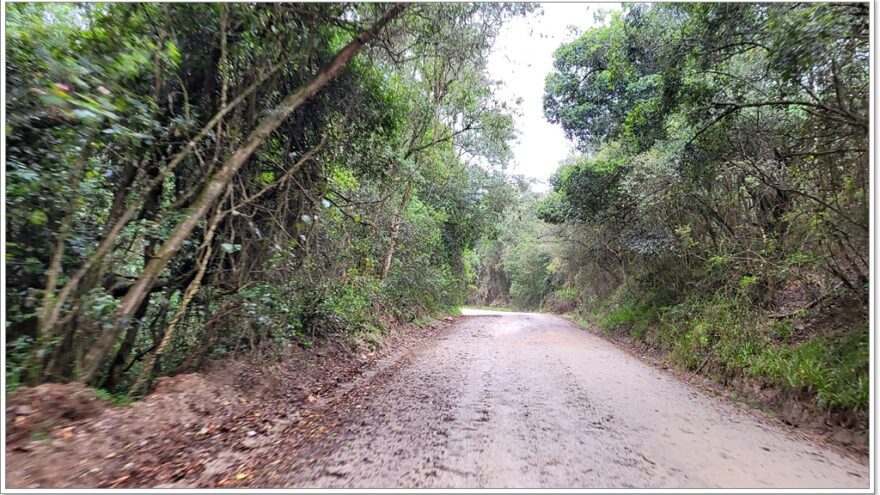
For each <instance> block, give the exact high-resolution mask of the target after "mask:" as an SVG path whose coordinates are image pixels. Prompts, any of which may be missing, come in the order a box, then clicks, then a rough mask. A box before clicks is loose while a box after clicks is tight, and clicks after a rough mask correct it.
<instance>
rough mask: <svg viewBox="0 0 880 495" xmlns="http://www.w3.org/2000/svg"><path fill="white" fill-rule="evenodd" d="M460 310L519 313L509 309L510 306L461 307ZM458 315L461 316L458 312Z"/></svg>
mask: <svg viewBox="0 0 880 495" xmlns="http://www.w3.org/2000/svg"><path fill="white" fill-rule="evenodd" d="M461 309H479V310H483V311H501V312H504V313H517V312H519V311H521V310H519V309H516V308H511V307H510V306H462V307H461ZM459 311H460V310H459ZM459 314H461V313H460V312H459Z"/></svg>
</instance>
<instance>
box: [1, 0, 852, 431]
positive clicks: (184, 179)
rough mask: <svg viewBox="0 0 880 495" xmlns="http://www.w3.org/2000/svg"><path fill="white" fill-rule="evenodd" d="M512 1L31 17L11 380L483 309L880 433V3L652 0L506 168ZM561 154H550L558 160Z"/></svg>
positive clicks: (20, 149) (12, 237)
mask: <svg viewBox="0 0 880 495" xmlns="http://www.w3.org/2000/svg"><path fill="white" fill-rule="evenodd" d="M530 8H531V7H529V6H524V5H504V4H414V5H403V4H393V5H391V4H385V5H383V4H328V3H322V4H262V3H256V4H222V5H221V4H24V3H16V4H9V5H8V6H7V7H6V9H7V10H6V16H7V24H6V26H5V28H6V34H5V36H6V46H7V65H6V74H7V87H6V90H7V104H6V105H7V106H6V112H7V125H6V129H5V136H6V137H5V139H6V151H7V161H6V170H5V173H6V184H7V197H6V233H7V243H6V253H7V255H6V260H5V262H6V274H7V275H6V289H7V293H6V303H7V313H6V331H7V333H6V339H7V347H6V357H7V369H6V373H7V375H6V376H7V383H8V385H9V386H11V387H15V386H18V385H20V384H22V383H28V384H36V383H40V382H44V381H72V380H78V381H82V382H86V383H88V384H90V385H92V386H95V387H99V388H101V389H106V390H107V391H109V392H103V393H129V394H133V395H140V394H143V393H144V392H146V391H148V390H149V388H150V386H151V384H152V383H153V381H154V379H155V378H156V377H157V376H159V375H160V374H169V373H177V372H181V371H186V370H194V369H199V368H200V367H201V366H202V365H203V364H204V363H206V362H207V361H208V360H211V359H216V358H223V357H227V356H236V355H241V354H243V353H256V354H257V355H260V356H269V355H272V354H276V353H277V351H279V350H280V349H283V348H285V347H286V346H305V347H308V346H311V345H312V344H313V343H314V342H315V340H316V339H321V338H331V339H343V340H346V341H350V342H353V343H376V342H378V341H379V340H380V339H381V333H382V331H383V329H384V328H387V327H388V326H389V325H393V324H397V323H402V322H407V321H413V320H416V319H418V318H422V317H425V316H427V315H431V314H436V313H438V312H441V311H446V310H449V309H450V308H452V307H455V306H458V305H461V304H463V303H464V302H465V301H466V300H467V299H470V301H471V302H474V303H478V304H484V305H510V306H515V307H520V308H529V309H538V308H544V309H547V310H551V311H556V312H571V313H573V314H575V315H577V316H578V317H584V318H587V319H588V320H590V322H591V323H592V324H595V325H597V326H598V327H599V328H600V329H602V330H604V331H607V332H610V333H613V334H615V335H623V336H626V337H627V338H629V339H632V340H633V341H636V342H640V343H643V344H645V345H648V346H651V347H654V348H656V349H659V350H661V351H663V352H665V353H666V354H667V355H668V356H669V357H670V359H672V360H673V361H674V362H676V363H678V364H680V365H681V366H683V367H686V368H688V369H690V370H693V371H697V372H704V373H709V374H711V375H712V376H715V377H717V378H718V379H720V380H722V381H725V382H731V381H736V382H738V383H749V384H754V383H758V384H759V387H760V386H764V385H770V386H772V387H775V388H776V389H779V390H781V391H784V392H785V393H787V394H790V395H795V396H797V397H800V398H804V397H806V398H807V399H808V400H810V401H812V402H813V403H814V405H816V406H817V407H819V408H820V409H821V410H823V411H830V412H835V413H842V414H837V415H836V417H842V418H848V419H847V421H850V422H851V423H857V424H863V423H864V421H865V419H866V417H867V409H868V390H869V381H868V317H867V308H868V306H867V305H868V298H869V293H868V286H869V268H868V267H869V265H868V259H869V258H868V256H869V254H868V234H869V230H868V229H869V226H868V197H869V190H868V187H869V183H868V181H869V155H868V132H869V114H868V112H869V99H868V84H869V60H868V57H869V46H868V43H869V32H868V29H869V22H868V12H869V11H868V6H867V5H866V4H742V3H719V4H707V3H701V4H670V5H667V4H651V5H643V4H632V5H627V6H625V7H624V9H623V11H622V12H617V13H614V14H610V15H607V16H606V17H605V19H604V21H603V22H602V23H601V25H600V26H599V27H596V28H593V29H590V30H588V31H586V32H585V33H583V34H582V35H580V36H579V37H577V38H576V39H574V40H572V41H570V42H568V43H565V44H563V45H562V46H560V47H559V49H558V50H557V51H556V54H555V66H554V70H553V71H552V72H551V73H550V74H549V75H548V76H547V79H546V88H545V95H544V109H545V114H546V117H547V118H548V119H549V120H550V121H551V122H553V123H557V124H559V125H561V126H562V128H563V129H564V130H565V132H566V133H567V134H568V136H569V137H570V138H571V139H572V140H573V142H574V143H575V144H576V145H577V148H578V150H579V152H578V153H577V154H576V155H574V156H571V157H570V158H568V159H567V160H566V161H565V162H564V163H562V164H561V166H560V167H559V169H558V171H557V173H556V174H555V176H554V177H553V179H552V184H551V185H552V190H551V191H550V192H548V193H546V194H542V193H536V192H534V191H533V190H532V184H530V183H529V182H528V181H526V180H524V179H522V178H512V177H509V176H508V175H506V174H505V173H504V170H503V169H504V165H505V164H506V163H507V162H508V160H509V159H510V155H511V150H510V149H509V147H508V143H509V141H510V140H511V139H512V137H513V135H514V129H513V120H512V117H511V114H510V113H509V111H510V109H509V108H508V105H507V104H506V102H503V101H497V100H496V99H495V97H494V96H493V90H492V87H493V84H494V83H493V82H492V81H490V80H489V79H488V77H487V75H486V67H485V61H486V56H487V54H488V51H489V49H490V48H491V44H492V41H493V38H494V36H495V35H496V33H497V31H498V29H499V27H500V26H501V24H502V23H503V22H504V20H505V19H506V18H508V17H510V16H511V15H515V14H517V13H520V12H523V11H527V10H530ZM554 165H556V164H547V166H554Z"/></svg>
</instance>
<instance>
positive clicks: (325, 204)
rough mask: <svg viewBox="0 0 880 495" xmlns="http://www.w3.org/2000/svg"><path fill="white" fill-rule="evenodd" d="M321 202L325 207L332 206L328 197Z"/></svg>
mask: <svg viewBox="0 0 880 495" xmlns="http://www.w3.org/2000/svg"><path fill="white" fill-rule="evenodd" d="M321 204H322V205H323V206H324V208H330V202H329V201H327V199H326V198H324V199H322V200H321Z"/></svg>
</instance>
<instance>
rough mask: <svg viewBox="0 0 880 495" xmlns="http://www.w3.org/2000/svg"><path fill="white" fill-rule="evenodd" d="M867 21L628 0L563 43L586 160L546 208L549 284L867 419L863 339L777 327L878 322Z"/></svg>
mask: <svg viewBox="0 0 880 495" xmlns="http://www.w3.org/2000/svg"><path fill="white" fill-rule="evenodd" d="M867 14H868V10H867V9H865V8H864V6H862V5H855V4H851V5H832V4H804V5H795V6H790V5H784V6H783V5H776V4H724V3H701V4H650V5H647V4H631V5H626V6H624V9H623V11H622V12H620V13H615V14H613V15H611V16H610V17H609V18H608V19H607V22H605V23H604V24H602V25H600V26H598V27H595V28H592V29H589V30H587V31H586V32H585V33H583V34H582V35H581V36H579V37H578V38H576V39H574V40H572V41H569V42H567V43H564V44H563V45H562V46H560V47H559V48H558V49H557V51H556V52H555V54H554V67H553V70H552V71H551V73H550V74H548V76H547V79H546V85H545V93H544V111H545V115H546V117H547V118H548V120H550V121H551V122H554V123H558V124H560V125H561V126H562V127H563V129H564V130H565V131H566V133H567V134H568V136H569V137H570V138H572V139H573V140H574V141H575V144H576V145H577V148H578V149H579V151H580V152H581V153H582V154H581V155H576V156H572V157H570V158H568V159H567V160H566V161H565V162H563V163H562V164H561V166H560V168H559V170H558V171H557V172H556V174H555V175H554V177H553V179H552V182H551V185H552V186H553V188H552V191H550V192H549V193H548V194H547V195H545V196H544V197H542V198H541V199H540V201H539V202H538V203H537V206H536V208H535V211H536V214H537V216H538V218H540V219H541V220H543V221H544V222H546V223H547V224H548V230H547V233H548V234H549V235H548V237H549V238H550V239H552V240H553V241H555V243H557V245H558V248H557V249H554V250H552V255H551V258H550V259H549V260H548V261H547V263H546V267H547V269H548V271H549V272H550V273H552V275H553V276H552V277H550V279H551V280H550V285H551V286H553V287H554V288H555V287H569V288H574V289H576V290H577V294H576V295H574V296H573V297H570V298H569V299H570V300H573V301H576V304H579V305H582V308H581V309H583V310H585V311H587V312H592V313H593V316H594V319H595V320H596V321H597V322H598V324H599V327H600V328H601V329H603V330H605V331H626V332H629V334H630V337H631V338H633V339H636V340H642V341H645V342H647V343H649V344H651V345H655V346H657V347H659V348H661V349H663V350H666V351H668V352H669V355H670V357H671V359H672V360H673V361H675V362H676V363H678V364H680V365H682V366H684V367H686V368H687V369H690V370H694V371H696V370H700V371H702V372H707V373H711V374H713V375H716V376H719V377H720V378H722V379H724V380H728V379H730V378H734V377H737V376H742V375H744V374H750V375H754V377H757V378H759V379H761V380H764V381H767V382H769V383H771V384H774V385H777V386H780V387H785V388H788V389H797V390H798V391H799V392H805V393H807V394H812V396H813V397H814V398H815V399H816V401H817V403H818V404H820V405H821V406H822V407H830V408H836V407H839V408H844V409H849V410H858V411H864V409H865V407H866V403H867V402H866V397H867V396H866V395H865V394H864V393H862V391H864V390H867V388H866V387H867V385H866V383H867V380H866V378H865V375H864V373H865V371H864V370H865V365H866V363H867V355H866V354H864V349H863V348H861V347H859V346H858V345H857V344H855V343H854V342H863V341H864V340H865V337H864V336H863V335H861V336H854V334H847V335H849V336H847V337H844V338H842V339H837V340H834V339H830V338H828V337H826V336H825V334H826V333H829V334H834V333H835V332H837V331H838V330H836V327H837V326H838V324H837V323H836V322H834V321H829V322H823V321H822V320H821V319H818V320H817V321H818V322H817V323H812V324H811V325H804V324H803V322H802V323H799V326H800V329H799V330H797V331H796V330H795V328H794V326H793V324H792V322H791V321H790V320H789V319H787V318H778V316H780V315H789V316H792V315H794V318H804V317H805V315H806V313H808V312H807V311H806V310H807V309H808V308H812V307H813V304H814V303H811V301H821V300H824V299H825V298H834V299H835V300H837V301H840V302H839V303H838V304H844V305H846V307H845V308H844V312H845V313H847V314H852V315H855V316H854V317H853V318H854V320H856V321H859V322H861V323H865V324H866V323H867V301H868V293H867V282H868V275H869V272H868V258H869V256H868V252H867V247H868V236H867V234H868V232H869V229H868V221H867V220H868V219H867V217H866V216H865V214H866V212H867V211H868V208H867V207H868V203H867V200H866V198H867V185H868V177H869V169H868V163H869V160H868V158H869V157H868V155H867V154H866V152H867V149H868V140H867V131H868V122H869V114H868V105H867V98H868V95H869V93H868V86H867V84H868V78H867V74H868V69H869V64H868V58H867V56H866V54H867V51H868V43H867V41H868V38H867V33H868V28H869V26H868V15H867ZM806 81H809V83H807V82H806ZM511 230H512V231H515V230H516V229H511ZM511 237H512V239H511V242H514V243H518V242H521V239H520V238H519V237H517V236H511ZM525 240H526V241H527V238H526V239H525ZM511 249H513V248H511ZM531 251H532V253H536V252H537V251H536V250H535V249H534V248H531ZM485 259H486V260H487V261H488V260H492V258H491V257H490V256H486V257H485ZM531 259H537V257H534V256H533V257H532V258H531ZM530 269H531V270H532V271H533V272H536V273H539V274H540V268H539V267H537V266H531V267H530ZM506 275H509V274H508V273H502V274H501V275H495V278H496V279H504V276H506ZM544 294H546V292H545V293H544ZM834 307H835V306H829V307H823V306H822V305H819V306H817V307H816V308H815V309H813V310H811V312H810V314H812V311H816V312H820V313H821V312H823V311H825V312H832V313H833V312H834V311H837V310H834V309H828V308H834ZM566 310H568V308H566ZM774 313H775V314H777V318H776V319H774V320H772V321H771V320H768V319H766V318H765V317H764V315H772V314H774ZM814 316H815V315H814ZM804 333H806V334H807V335H803V334H804ZM797 342H800V343H797Z"/></svg>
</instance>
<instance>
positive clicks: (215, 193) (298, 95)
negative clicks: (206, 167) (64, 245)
mask: <svg viewBox="0 0 880 495" xmlns="http://www.w3.org/2000/svg"><path fill="white" fill-rule="evenodd" d="M405 7H406V6H405V5H404V4H399V3H398V4H395V5H394V6H393V7H391V8H390V9H389V10H388V11H387V12H385V14H384V15H383V16H382V17H381V18H379V20H377V21H376V22H374V23H373V25H372V26H371V27H370V28H369V29H368V30H366V31H364V32H362V33H361V34H359V35H358V36H357V37H356V38H355V39H354V40H352V41H351V42H350V43H349V44H348V45H346V46H345V48H343V49H342V50H340V51H339V53H337V54H336V56H335V57H333V60H331V61H330V63H329V64H327V65H326V66H324V67H323V68H322V69H321V70H320V71H318V73H317V74H316V75H315V77H313V78H312V80H311V81H310V82H309V83H308V84H306V85H305V86H302V87H300V88H299V89H298V90H297V91H296V92H294V93H292V94H291V95H289V96H287V98H285V99H284V100H283V101H282V102H281V104H280V105H278V107H276V108H275V109H274V111H272V112H271V113H270V114H269V116H268V117H266V118H265V119H263V121H262V122H260V124H259V125H258V126H257V128H256V129H254V130H253V131H252V132H251V133H250V135H249V136H248V137H247V139H246V140H245V144H244V145H243V146H241V147H240V148H238V149H237V150H236V151H235V152H234V153H232V155H230V156H229V157H228V158H227V159H226V161H225V163H224V164H223V166H222V167H221V168H220V170H218V171H217V172H216V173H215V174H214V175H213V176H212V177H211V178H210V179H209V180H208V183H207V184H206V185H205V187H204V189H202V192H201V194H199V197H198V198H196V200H195V201H194V203H193V205H192V206H191V207H190V209H189V212H188V214H187V215H186V216H185V217H184V219H183V220H182V221H180V222H179V223H178V224H177V226H176V227H175V228H174V230H173V231H172V232H171V234H170V235H169V236H168V240H166V241H165V243H164V244H163V245H162V247H160V248H159V250H158V252H157V253H156V256H155V257H154V258H153V259H152V260H150V262H149V263H148V264H147V266H146V267H144V270H143V272H142V273H141V276H140V278H138V280H137V281H136V282H135V283H134V285H132V287H131V289H129V291H128V293H127V294H126V295H125V297H124V298H123V299H122V304H121V307H120V308H119V310H118V312H117V314H116V324H115V326H114V327H113V329H112V330H110V331H107V332H105V333H104V334H102V335H101V338H100V339H99V340H98V342H97V343H96V344H95V346H94V347H93V348H92V352H90V353H89V355H88V356H87V357H86V362H85V367H84V372H83V375H82V376H83V378H82V380H83V382H86V383H88V382H91V381H92V380H94V378H95V376H96V375H97V373H98V369H99V368H100V367H101V364H102V363H103V362H104V359H105V358H106V357H107V354H108V353H109V352H110V349H111V348H112V347H113V343H114V342H115V341H116V339H117V338H118V337H119V334H120V333H121V332H122V330H123V329H124V328H126V327H127V326H128V324H129V322H130V320H131V317H132V315H133V313H134V311H135V309H136V308H137V307H138V306H139V305H140V302H141V301H142V300H143V298H144V296H145V295H146V293H147V292H148V291H149V289H150V287H151V286H152V285H153V283H154V282H155V280H156V278H158V276H159V274H160V273H161V272H162V270H163V269H164V268H165V265H167V264H168V261H169V260H171V257H172V256H174V255H175V254H176V253H177V251H178V250H179V249H180V247H181V245H183V241H185V240H186V239H187V237H189V235H190V233H192V231H193V229H194V228H195V227H196V225H197V224H198V223H199V221H201V219H202V218H203V217H204V216H205V214H206V213H207V212H208V209H209V208H210V207H211V206H212V205H213V204H214V202H215V201H216V200H217V198H218V197H220V194H221V193H222V192H223V190H224V189H225V188H226V184H227V183H228V182H229V181H230V180H231V179H232V177H233V176H234V175H235V174H236V172H238V170H239V169H241V167H242V166H243V165H244V164H245V162H247V160H248V159H249V158H250V157H251V155H252V154H253V153H254V151H256V150H257V148H259V147H260V145H261V144H263V142H264V141H265V140H266V139H267V138H268V137H269V136H270V135H271V134H272V132H274V131H275V129H277V128H278V127H279V126H280V125H281V124H282V123H283V122H284V121H285V120H286V119H287V117H289V116H290V114H291V113H293V112H294V111H295V110H296V109H297V108H299V107H300V106H302V104H303V103H305V102H306V101H308V100H309V98H311V97H312V96H314V95H315V93H317V92H318V91H319V90H320V89H321V88H323V87H324V86H325V85H326V84H327V83H328V82H330V80H331V79H333V78H334V77H336V75H337V74H338V73H339V71H341V70H342V68H343V67H345V64H347V63H348V61H349V60H351V58H352V57H354V56H355V55H356V54H357V53H358V52H359V51H360V49H361V48H362V47H363V46H364V45H365V44H367V43H368V42H369V41H370V40H372V39H373V38H374V37H375V36H376V34H377V33H378V32H379V30H380V29H382V27H384V26H385V25H386V24H388V22H389V21H391V19H393V18H395V17H396V16H397V15H398V14H400V12H402V11H403V9H404V8H405Z"/></svg>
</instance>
